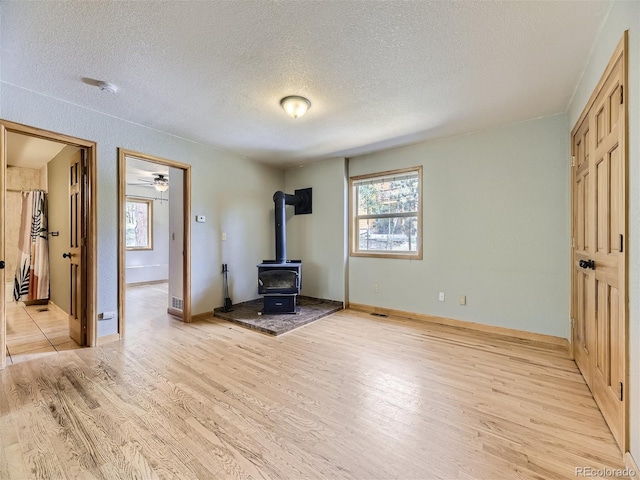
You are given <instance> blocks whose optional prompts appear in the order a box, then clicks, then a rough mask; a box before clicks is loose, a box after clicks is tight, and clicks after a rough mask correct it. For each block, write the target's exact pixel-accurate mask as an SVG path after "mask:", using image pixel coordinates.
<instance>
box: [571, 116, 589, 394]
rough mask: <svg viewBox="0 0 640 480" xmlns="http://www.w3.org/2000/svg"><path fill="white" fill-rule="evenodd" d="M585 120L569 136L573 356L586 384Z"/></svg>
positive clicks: (586, 133) (586, 187)
mask: <svg viewBox="0 0 640 480" xmlns="http://www.w3.org/2000/svg"><path fill="white" fill-rule="evenodd" d="M589 132H590V129H589V121H588V119H585V121H584V122H583V123H582V125H581V126H580V129H579V130H578V132H577V133H576V134H575V135H574V138H573V142H574V144H573V150H574V152H576V161H575V163H576V168H575V169H574V177H573V216H574V218H573V221H572V225H573V239H574V240H573V243H574V250H573V296H572V306H573V309H572V311H573V321H574V328H573V339H572V343H573V346H574V348H573V350H574V351H573V355H574V359H575V361H576V363H577V364H578V366H579V367H580V369H581V370H582V371H583V375H584V377H585V380H586V382H587V384H590V383H591V377H590V375H589V373H590V370H589V369H588V364H589V351H590V349H591V343H592V339H593V337H594V335H593V328H594V326H593V321H592V320H593V316H592V314H591V310H592V308H593V305H592V304H591V303H590V302H589V298H591V296H592V293H591V292H592V291H593V285H592V282H593V278H592V277H593V275H592V271H591V270H588V269H583V268H581V267H580V266H579V265H580V261H586V260H588V259H589V255H590V254H591V251H590V250H591V248H590V245H593V242H591V241H590V239H591V236H592V234H593V232H592V230H591V225H592V222H591V218H590V215H589V211H590V202H591V198H592V195H591V194H590V192H591V189H592V188H593V186H592V183H591V175H590V174H589V158H590V157H589V152H590V150H591V148H590V144H589V142H590V141H591V136H590V134H589Z"/></svg>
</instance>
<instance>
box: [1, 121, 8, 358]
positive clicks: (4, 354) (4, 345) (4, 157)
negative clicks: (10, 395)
mask: <svg viewBox="0 0 640 480" xmlns="http://www.w3.org/2000/svg"><path fill="white" fill-rule="evenodd" d="M6 140H7V131H6V129H5V127H4V125H0V196H1V197H2V203H1V204H0V286H1V288H0V370H1V369H3V368H4V367H5V366H6V363H7V337H6V333H7V322H6V320H7V318H6V311H5V301H6V300H5V298H4V294H5V285H6V283H5V282H6V277H5V263H4V262H5V257H4V255H5V246H4V229H5V225H4V219H5V205H6V202H5V183H4V182H5V181H4V178H5V171H6V168H7V149H6V146H7V142H6Z"/></svg>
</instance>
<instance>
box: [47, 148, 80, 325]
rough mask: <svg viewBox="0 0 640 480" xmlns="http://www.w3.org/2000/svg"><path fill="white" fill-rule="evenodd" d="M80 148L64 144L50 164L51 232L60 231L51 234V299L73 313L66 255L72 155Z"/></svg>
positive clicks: (67, 248)
mask: <svg viewBox="0 0 640 480" xmlns="http://www.w3.org/2000/svg"><path fill="white" fill-rule="evenodd" d="M77 151H78V148H77V147H72V146H67V147H64V148H63V149H62V150H61V151H60V153H59V154H58V155H56V156H55V157H53V158H52V159H51V160H50V161H49V163H48V164H47V181H48V187H47V190H48V197H47V200H48V202H49V231H50V232H55V231H57V232H59V233H60V235H59V236H57V237H52V236H50V237H49V262H50V265H51V271H50V275H51V276H50V298H51V301H52V302H53V303H55V304H56V305H57V306H58V307H60V308H61V309H63V310H64V311H65V312H67V313H69V298H70V295H71V293H70V285H71V283H70V278H69V275H70V270H69V260H68V259H66V258H62V254H63V253H65V252H68V251H69V234H70V231H69V229H70V226H69V158H70V157H71V155H73V154H74V153H76V152H77Z"/></svg>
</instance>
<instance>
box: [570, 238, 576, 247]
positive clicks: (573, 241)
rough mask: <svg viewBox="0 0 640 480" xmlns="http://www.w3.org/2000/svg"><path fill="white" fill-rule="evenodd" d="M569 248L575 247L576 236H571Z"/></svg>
mask: <svg viewBox="0 0 640 480" xmlns="http://www.w3.org/2000/svg"><path fill="white" fill-rule="evenodd" d="M571 248H576V237H571Z"/></svg>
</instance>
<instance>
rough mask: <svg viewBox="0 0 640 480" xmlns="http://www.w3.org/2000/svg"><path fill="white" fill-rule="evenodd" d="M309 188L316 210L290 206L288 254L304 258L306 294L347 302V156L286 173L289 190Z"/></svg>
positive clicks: (303, 281) (287, 190)
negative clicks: (301, 210)
mask: <svg viewBox="0 0 640 480" xmlns="http://www.w3.org/2000/svg"><path fill="white" fill-rule="evenodd" d="M307 187H311V188H312V189H313V213H312V214H310V215H294V214H293V210H294V209H293V207H287V257H288V258H293V259H300V260H302V294H303V295H307V296H310V297H317V298H325V299H329V300H337V301H344V300H345V268H346V261H347V251H346V236H347V228H346V227H347V224H346V206H347V197H346V177H345V159H344V158H336V159H331V160H324V161H322V162H318V163H313V164H310V165H305V166H304V167H295V168H291V169H288V170H287V171H286V172H285V192H286V193H294V191H295V190H296V189H301V188H307ZM272 205H273V204H272ZM274 254H275V252H274V253H272V257H273V255H274ZM270 258H271V257H270Z"/></svg>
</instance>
